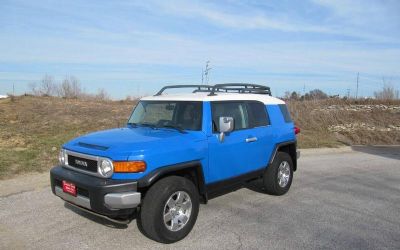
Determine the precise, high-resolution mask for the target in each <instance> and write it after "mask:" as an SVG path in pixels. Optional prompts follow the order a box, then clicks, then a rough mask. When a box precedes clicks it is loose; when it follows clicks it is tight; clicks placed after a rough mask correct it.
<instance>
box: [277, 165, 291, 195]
mask: <svg viewBox="0 0 400 250" xmlns="http://www.w3.org/2000/svg"><path fill="white" fill-rule="evenodd" d="M289 179H290V166H289V163H288V162H287V161H283V162H281V164H280V165H279V168H278V184H279V186H280V187H282V188H284V187H286V186H287V184H288V183H289Z"/></svg>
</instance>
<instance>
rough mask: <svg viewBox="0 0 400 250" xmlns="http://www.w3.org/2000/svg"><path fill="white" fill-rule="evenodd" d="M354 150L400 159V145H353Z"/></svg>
mask: <svg viewBox="0 0 400 250" xmlns="http://www.w3.org/2000/svg"><path fill="white" fill-rule="evenodd" d="M351 148H352V150H353V151H356V152H361V153H366V154H372V155H378V156H382V157H386V158H390V159H395V160H400V146H352V147H351Z"/></svg>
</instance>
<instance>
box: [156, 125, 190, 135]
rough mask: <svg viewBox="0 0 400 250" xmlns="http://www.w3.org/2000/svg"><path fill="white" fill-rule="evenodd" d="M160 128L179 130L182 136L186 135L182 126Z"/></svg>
mask: <svg viewBox="0 0 400 250" xmlns="http://www.w3.org/2000/svg"><path fill="white" fill-rule="evenodd" d="M160 128H172V129H175V130H178V131H179V132H181V133H182V134H185V133H186V132H185V130H184V129H183V128H182V127H180V126H174V125H164V126H161V127H160Z"/></svg>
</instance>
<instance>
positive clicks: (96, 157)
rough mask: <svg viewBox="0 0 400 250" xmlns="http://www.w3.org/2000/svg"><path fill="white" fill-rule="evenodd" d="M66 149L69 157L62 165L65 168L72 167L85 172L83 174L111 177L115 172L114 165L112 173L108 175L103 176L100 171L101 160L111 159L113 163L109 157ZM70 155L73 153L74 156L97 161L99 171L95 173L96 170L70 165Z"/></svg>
mask: <svg viewBox="0 0 400 250" xmlns="http://www.w3.org/2000/svg"><path fill="white" fill-rule="evenodd" d="M65 151H66V153H67V158H66V159H65V164H64V165H62V166H63V167H65V168H68V169H71V170H74V171H76V172H80V173H83V174H88V175H93V176H96V177H100V178H109V177H111V176H112V174H113V173H114V165H113V167H112V171H111V173H110V174H109V175H108V176H103V175H102V174H101V173H100V162H101V160H109V161H110V162H111V165H112V160H111V159H109V158H106V157H101V156H94V155H88V154H82V153H77V152H73V151H70V150H65ZM68 155H72V156H76V157H80V158H84V159H88V160H94V161H97V172H96V173H95V172H91V171H86V170H82V169H79V168H76V167H74V166H70V165H68Z"/></svg>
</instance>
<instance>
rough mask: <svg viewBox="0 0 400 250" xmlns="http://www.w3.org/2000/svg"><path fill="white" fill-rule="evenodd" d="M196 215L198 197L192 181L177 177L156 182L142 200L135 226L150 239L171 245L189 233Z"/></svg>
mask: <svg viewBox="0 0 400 250" xmlns="http://www.w3.org/2000/svg"><path fill="white" fill-rule="evenodd" d="M198 212H199V195H198V192H197V189H196V187H195V186H194V184H193V182H191V181H190V180H189V179H187V178H184V177H179V176H170V177H166V178H164V179H162V180H160V181H158V182H157V183H155V184H154V185H153V186H152V187H151V188H150V189H149V191H148V192H147V194H146V196H145V197H144V199H143V203H142V207H141V210H140V215H139V217H138V223H140V225H139V226H140V227H141V229H142V230H143V233H144V234H145V235H146V236H148V237H149V238H151V239H153V240H156V241H158V242H162V243H173V242H176V241H179V240H181V239H183V238H185V237H186V235H188V234H189V233H190V231H191V230H192V228H193V226H194V224H195V222H196V219H197V215H198Z"/></svg>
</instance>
